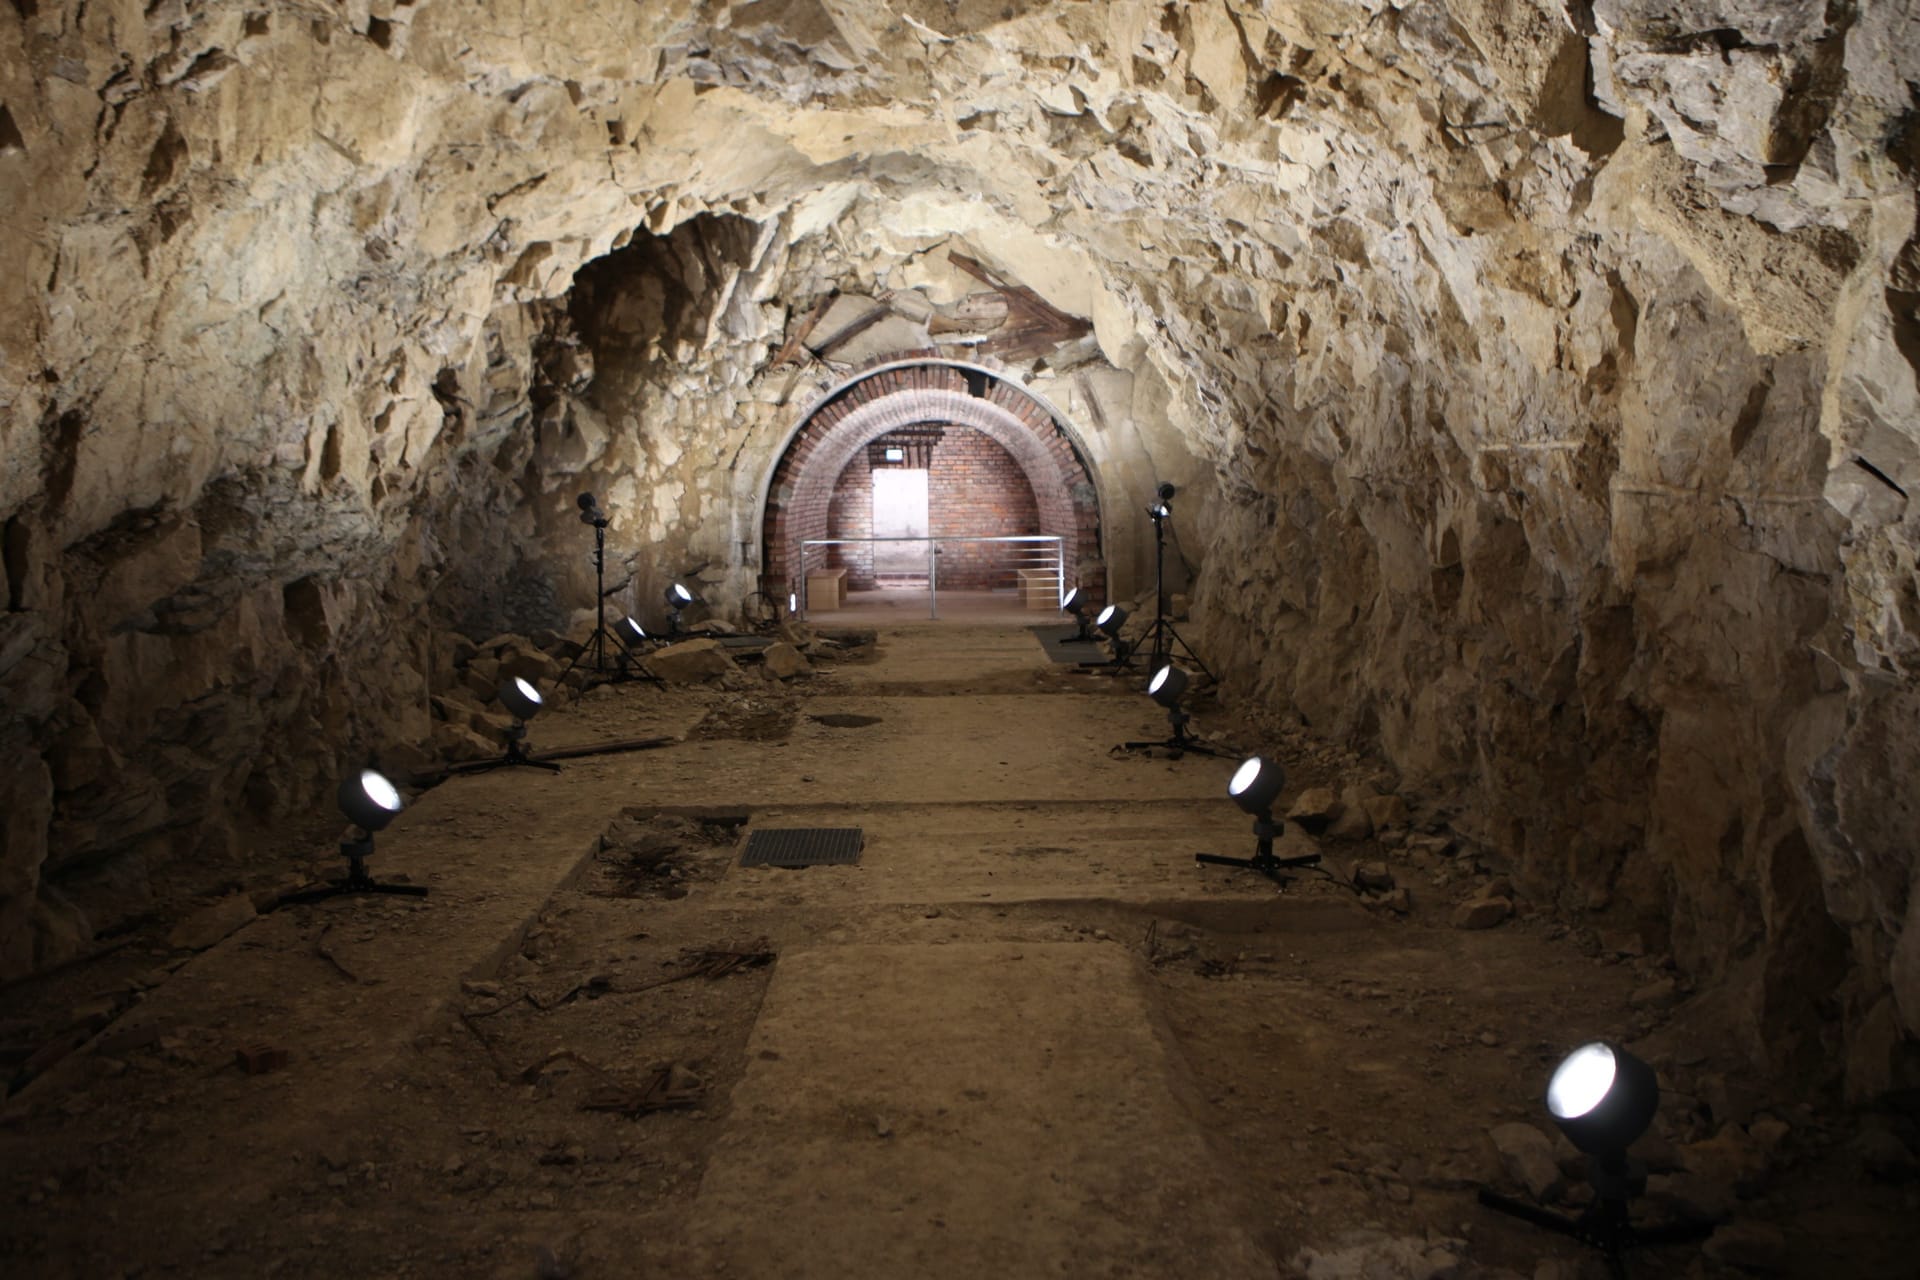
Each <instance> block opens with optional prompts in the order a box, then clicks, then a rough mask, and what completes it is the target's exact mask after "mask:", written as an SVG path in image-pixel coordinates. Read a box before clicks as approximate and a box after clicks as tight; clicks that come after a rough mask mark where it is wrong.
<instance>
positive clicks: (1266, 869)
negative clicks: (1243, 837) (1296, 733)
mask: <svg viewBox="0 0 1920 1280" xmlns="http://www.w3.org/2000/svg"><path fill="white" fill-rule="evenodd" d="M1286 785H1287V774H1286V770H1284V769H1282V768H1281V767H1280V765H1279V762H1278V761H1274V760H1269V759H1267V758H1266V757H1265V756H1249V757H1247V759H1246V760H1245V761H1243V762H1242V763H1241V765H1240V767H1239V768H1238V769H1236V770H1234V773H1233V778H1232V780H1231V781H1229V782H1228V783H1227V795H1228V796H1229V797H1230V798H1231V799H1232V800H1233V802H1234V803H1235V804H1237V805H1239V806H1240V808H1241V810H1242V811H1244V812H1246V813H1249V814H1252V815H1253V834H1254V839H1255V841H1256V842H1257V843H1256V844H1255V845H1254V853H1253V856H1252V857H1251V858H1229V857H1226V856H1224V855H1222V854H1217V853H1196V854H1194V855H1193V860H1194V861H1195V862H1199V863H1205V864H1207V865H1209V866H1216V867H1240V868H1243V869H1245V870H1247V871H1257V872H1259V873H1260V874H1261V875H1263V876H1265V877H1266V878H1267V879H1269V880H1271V881H1273V882H1274V883H1275V884H1277V885H1285V884H1286V883H1287V881H1288V880H1289V879H1290V877H1288V876H1286V875H1284V874H1282V873H1283V872H1286V871H1291V870H1294V869H1296V868H1299V867H1313V866H1318V865H1319V863H1320V855H1319V854H1317V853H1308V854H1301V855H1299V856H1298V857H1292V858H1280V857H1275V856H1274V852H1273V838H1274V837H1275V836H1277V835H1279V834H1280V827H1281V824H1280V822H1279V820H1278V819H1276V818H1275V817H1274V816H1273V805H1274V801H1276V800H1278V799H1279V798H1280V791H1281V789H1282V788H1283V787H1285V786H1286Z"/></svg>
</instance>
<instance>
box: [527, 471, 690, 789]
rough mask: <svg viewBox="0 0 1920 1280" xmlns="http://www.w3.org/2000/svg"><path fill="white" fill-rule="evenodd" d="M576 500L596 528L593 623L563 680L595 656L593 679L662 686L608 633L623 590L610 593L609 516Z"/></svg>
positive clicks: (587, 498)
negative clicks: (611, 599)
mask: <svg viewBox="0 0 1920 1280" xmlns="http://www.w3.org/2000/svg"><path fill="white" fill-rule="evenodd" d="M575 501H576V503H577V504H578V505H579V507H580V523H581V524H590V525H592V526H593V608H594V624H593V634H592V635H591V636H589V637H587V643H586V644H585V645H583V646H582V647H581V649H580V652H579V653H576V654H574V655H573V661H572V662H569V663H568V664H567V668H566V670H565V671H562V672H561V673H560V680H561V682H562V683H564V682H565V681H566V678H567V677H568V676H570V675H572V674H573V669H574V668H575V667H576V666H578V665H579V664H580V659H582V658H584V657H586V656H587V655H588V654H592V655H593V677H592V678H593V679H594V680H604V681H608V682H611V683H616V684H617V683H619V682H620V681H623V680H651V681H653V682H654V683H655V684H659V683H660V677H658V676H656V675H654V674H653V673H652V672H651V671H648V670H647V669H646V668H644V667H641V666H639V665H638V664H637V663H636V664H634V665H633V666H632V667H629V665H628V655H627V650H626V649H625V647H624V646H622V645H621V644H620V643H619V642H618V641H617V640H615V639H614V638H613V636H612V635H611V634H609V632H608V631H607V597H608V596H610V595H612V594H613V592H614V591H618V590H620V587H615V588H614V589H613V591H609V590H607V524H608V520H607V513H606V512H604V511H602V510H601V509H600V504H599V501H598V500H597V499H595V498H594V496H593V495H592V494H590V493H583V494H581V495H580V496H579V498H577V499H575ZM624 585H626V584H625V583H622V584H621V586H624ZM609 645H611V646H612V648H613V651H614V665H613V666H612V668H611V669H609V667H608V664H607V649H608V646H609ZM509 754H511V751H509ZM509 763H524V762H509Z"/></svg>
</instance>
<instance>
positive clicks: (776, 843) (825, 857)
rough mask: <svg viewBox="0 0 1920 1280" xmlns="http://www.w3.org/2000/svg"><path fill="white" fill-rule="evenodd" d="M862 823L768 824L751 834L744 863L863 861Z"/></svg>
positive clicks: (805, 864) (795, 864) (782, 864)
mask: <svg viewBox="0 0 1920 1280" xmlns="http://www.w3.org/2000/svg"><path fill="white" fill-rule="evenodd" d="M861 839H862V833H861V830H860V828H859V827H766V828H763V829H761V830H758V831H755V832H753V833H752V834H751V835H749V836H748V837H747V849H746V852H745V853H742V854H741V855H740V865H741V866H743V867H820V866H835V865H845V864H848V863H854V862H858V861H860V844H861Z"/></svg>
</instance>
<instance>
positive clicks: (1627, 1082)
mask: <svg viewBox="0 0 1920 1280" xmlns="http://www.w3.org/2000/svg"><path fill="white" fill-rule="evenodd" d="M1659 1109H1660V1083H1659V1080H1658V1079H1657V1078H1656V1077H1655V1075H1654V1070H1653V1068H1652V1067H1650V1066H1648V1065H1647V1064H1646V1063H1645V1062H1642V1061H1641V1060H1640V1059H1639V1058H1636V1057H1634V1056H1633V1055H1632V1054H1631V1053H1628V1052H1627V1051H1626V1050H1625V1049H1624V1048H1622V1047H1621V1046H1619V1045H1617V1044H1608V1043H1605V1042H1604V1041H1597V1040H1596V1041H1594V1042H1593V1043H1591V1044H1583V1045H1581V1046H1580V1047H1579V1048H1578V1049H1575V1050H1574V1051H1573V1052H1572V1053H1570V1054H1568V1055H1567V1056H1566V1057H1565V1058H1563V1059H1561V1061H1560V1065H1559V1066H1558V1067H1555V1068H1554V1071H1553V1077H1552V1079H1550V1080H1549V1081H1548V1082H1547V1113H1548V1114H1549V1115H1551V1116H1552V1117H1553V1122H1554V1123H1555V1124H1556V1125H1558V1126H1559V1127H1560V1132H1561V1133H1564V1134H1565V1135H1567V1141H1569V1142H1571V1143H1572V1144H1573V1145H1574V1146H1576V1147H1578V1148H1579V1149H1580V1150H1581V1151H1582V1152H1584V1153H1586V1156H1587V1180H1588V1182H1590V1183H1591V1184H1592V1186H1593V1195H1594V1199H1593V1203H1592V1204H1590V1205H1589V1206H1587V1208H1586V1210H1585V1211H1584V1212H1582V1213H1581V1214H1580V1215H1579V1216H1577V1217H1576V1216H1573V1215H1570V1214H1564V1213H1555V1212H1553V1211H1552V1210H1551V1209H1543V1208H1541V1207H1540V1206H1538V1205H1534V1204H1529V1203H1527V1202H1526V1201H1524V1200H1515V1199H1513V1198H1512V1197H1510V1196H1503V1195H1499V1194H1497V1193H1495V1192H1492V1191H1489V1190H1487V1189H1486V1188H1485V1187H1482V1188H1481V1189H1480V1203H1481V1204H1483V1205H1485V1206H1487V1207H1488V1208H1489V1209H1497V1210H1498V1211H1500V1212H1501V1213H1504V1214H1507V1215H1508V1216H1510V1217H1515V1218H1519V1219H1521V1220H1522V1221H1524V1222H1530V1223H1532V1224H1533V1225H1534V1226H1537V1227H1544V1228H1546V1229H1547V1230H1548V1231H1554V1232H1558V1233H1559V1234H1561V1235H1564V1236H1571V1237H1572V1238H1573V1239H1575V1240H1578V1241H1580V1242H1581V1243H1583V1244H1587V1245H1591V1246H1592V1247H1594V1248H1596V1249H1599V1250H1600V1251H1601V1252H1602V1253H1604V1254H1606V1256H1607V1265H1608V1267H1609V1269H1611V1270H1612V1272H1613V1273H1614V1274H1615V1275H1619V1276H1624V1275H1625V1274H1626V1263H1625V1260H1624V1257H1623V1255H1624V1254H1625V1253H1626V1251H1627V1250H1628V1249H1632V1248H1634V1247H1636V1246H1639V1245H1659V1244H1680V1243H1684V1242H1686V1241H1689V1240H1700V1239H1704V1238H1705V1237H1706V1236H1708V1235H1710V1234H1711V1233H1712V1231H1713V1227H1714V1224H1713V1223H1712V1222H1709V1221H1706V1220H1704V1219H1698V1218H1686V1219H1681V1220H1678V1221H1675V1222H1669V1223H1663V1224H1661V1225H1658V1226H1651V1227H1636V1226H1634V1225H1633V1223H1632V1221H1631V1219H1630V1218H1629V1216H1628V1213H1627V1203H1628V1201H1630V1200H1631V1199H1632V1198H1633V1197H1635V1196H1637V1195H1640V1194H1641V1193H1642V1192H1644V1191H1645V1190H1646V1189H1647V1171H1646V1168H1645V1166H1643V1165H1641V1164H1640V1163H1639V1162H1638V1161H1635V1160H1630V1159H1628V1158H1627V1148H1628V1147H1630V1146H1632V1145H1633V1144H1634V1142H1636V1141H1637V1140H1638V1139H1639V1138H1640V1136H1641V1135H1642V1134H1644V1133H1645V1132H1646V1131H1647V1127H1648V1126H1649V1125H1651V1124H1652V1123H1653V1117H1654V1113H1655V1112H1657V1111H1658V1110H1659Z"/></svg>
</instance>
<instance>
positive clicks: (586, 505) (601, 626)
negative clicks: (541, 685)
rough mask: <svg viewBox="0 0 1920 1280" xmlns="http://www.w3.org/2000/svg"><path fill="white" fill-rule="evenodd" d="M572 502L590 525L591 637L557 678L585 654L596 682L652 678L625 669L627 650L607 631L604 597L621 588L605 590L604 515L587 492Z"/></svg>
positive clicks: (605, 530)
mask: <svg viewBox="0 0 1920 1280" xmlns="http://www.w3.org/2000/svg"><path fill="white" fill-rule="evenodd" d="M575 502H576V504H577V505H578V506H579V508H580V523H581V524H590V525H592V526H593V610H594V622H593V634H592V635H591V636H589V637H587V643H586V644H585V645H583V646H582V647H581V649H580V652H579V653H576V654H574V655H573V661H571V662H569V663H568V664H567V668H566V670H565V671H562V672H561V673H560V679H561V680H562V681H564V680H566V678H567V677H568V676H570V675H572V674H573V669H574V668H575V667H576V666H578V665H579V664H580V659H582V658H584V657H586V656H587V655H588V654H592V655H593V678H594V679H595V680H608V681H621V680H633V679H636V678H645V679H654V677H653V676H652V674H651V673H649V672H647V671H645V670H644V669H642V670H639V671H637V672H636V671H633V670H630V669H629V668H628V666H627V654H626V650H625V649H624V648H622V647H621V646H620V645H619V643H618V642H617V641H614V638H613V636H612V635H611V634H610V633H609V632H608V631H607V597H608V596H610V595H612V594H613V591H618V590H619V589H620V587H615V588H614V589H613V591H608V590H607V524H608V520H607V513H606V512H604V511H602V510H601V509H600V503H599V501H598V499H596V498H595V497H594V496H593V495H592V494H590V493H583V494H581V495H580V496H579V497H578V498H577V499H575ZM625 585H626V584H625V583H622V584H621V586H625ZM610 642H611V643H612V644H613V649H614V653H615V655H616V657H617V660H618V661H617V665H616V666H614V667H613V668H611V669H609V667H608V665H607V646H608V644H609V643H610ZM656 682H657V681H656Z"/></svg>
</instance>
